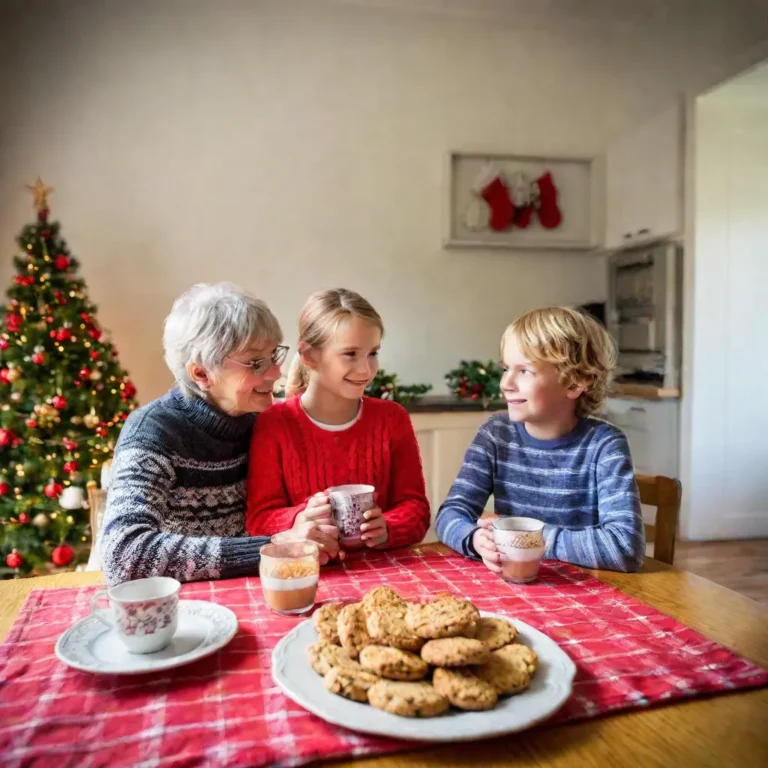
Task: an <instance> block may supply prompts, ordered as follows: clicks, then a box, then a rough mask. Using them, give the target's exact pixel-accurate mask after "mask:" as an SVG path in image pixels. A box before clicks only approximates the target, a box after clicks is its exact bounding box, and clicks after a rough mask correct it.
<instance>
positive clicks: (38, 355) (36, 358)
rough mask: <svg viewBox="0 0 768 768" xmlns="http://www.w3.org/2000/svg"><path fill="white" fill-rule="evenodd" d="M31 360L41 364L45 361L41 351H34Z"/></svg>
mask: <svg viewBox="0 0 768 768" xmlns="http://www.w3.org/2000/svg"><path fill="white" fill-rule="evenodd" d="M32 362H33V363H34V364H35V365H42V364H43V363H44V362H45V355H44V354H43V353H42V352H35V354H34V355H32Z"/></svg>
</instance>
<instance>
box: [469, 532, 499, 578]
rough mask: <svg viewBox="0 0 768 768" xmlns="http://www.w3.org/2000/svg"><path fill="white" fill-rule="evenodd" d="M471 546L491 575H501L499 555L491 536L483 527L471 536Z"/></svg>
mask: <svg viewBox="0 0 768 768" xmlns="http://www.w3.org/2000/svg"><path fill="white" fill-rule="evenodd" d="M478 523H480V521H478ZM472 546H473V547H474V548H475V551H476V552H477V554H478V555H480V557H481V558H482V560H483V563H484V565H485V567H486V568H488V569H489V570H490V571H493V573H501V555H500V554H499V550H498V549H496V543H495V542H494V540H493V534H492V533H491V532H490V531H489V530H487V529H486V527H485V526H483V527H482V528H478V529H477V530H476V531H475V532H474V533H473V534H472Z"/></svg>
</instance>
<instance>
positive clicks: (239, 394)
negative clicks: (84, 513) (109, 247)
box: [101, 283, 338, 584]
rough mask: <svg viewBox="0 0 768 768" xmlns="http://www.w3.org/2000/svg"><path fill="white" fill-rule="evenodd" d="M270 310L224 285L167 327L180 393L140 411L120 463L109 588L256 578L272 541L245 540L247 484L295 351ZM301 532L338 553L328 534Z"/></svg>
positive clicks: (108, 538) (183, 302) (203, 292)
mask: <svg viewBox="0 0 768 768" xmlns="http://www.w3.org/2000/svg"><path fill="white" fill-rule="evenodd" d="M282 337H283V335H282V331H281V330H280V325H279V323H278V322H277V319H276V318H275V316H274V315H273V314H272V312H270V310H269V308H268V307H267V305H266V304H265V303H264V302H263V301H260V300H259V299H256V298H253V297H252V296H249V295H248V294H246V293H244V292H243V291H241V290H240V289H238V288H237V287H235V286H233V285H229V284H226V283H219V284H217V285H196V286H194V287H193V288H192V289H191V290H189V291H187V292H186V293H185V294H183V295H182V296H181V297H180V298H179V299H177V300H176V302H175V304H174V305H173V309H172V310H171V314H170V315H169V316H168V318H167V319H166V321H165V333H164V336H163V346H164V348H165V361H166V363H167V364H168V367H169V368H170V369H171V372H172V373H173V375H174V377H175V379H176V386H175V387H174V388H173V389H171V390H170V392H168V393H166V394H165V395H163V397H161V398H159V399H158V400H155V401H154V402H152V403H150V404H149V405H145V406H144V407H142V408H139V409H138V410H137V411H135V412H134V413H132V414H131V415H130V417H129V418H128V420H127V421H126V423H125V425H124V427H123V430H122V432H121V434H120V439H119V440H118V443H117V447H116V449H115V457H114V461H113V465H112V478H111V482H110V488H109V495H108V501H107V510H106V513H105V518H104V526H103V532H102V535H101V551H102V557H103V562H104V571H105V575H106V578H107V582H108V583H109V584H116V583H119V582H121V581H127V580H130V579H138V578H142V577H145V576H160V575H164V576H173V577H174V578H177V579H179V580H180V581H194V580H199V579H217V578H230V577H234V576H244V575H247V574H253V573H256V572H257V571H258V565H259V549H260V547H261V546H263V545H264V544H265V543H266V542H267V541H268V539H265V538H260V537H254V538H249V537H247V536H246V535H245V477H246V472H247V469H248V447H249V443H250V439H251V431H252V429H253V424H254V421H255V419H256V414H257V413H259V412H260V411H263V410H264V409H266V408H268V407H269V406H270V405H271V404H272V389H273V387H274V384H275V382H276V381H277V379H278V378H279V377H280V364H281V363H282V362H283V360H284V359H285V355H286V352H287V350H288V348H287V347H284V346H280V342H281V341H282ZM305 528H306V530H304V529H302V528H301V526H299V527H294V529H292V530H291V531H290V532H288V533H287V534H284V536H285V537H287V538H312V539H315V540H316V541H317V542H318V543H319V544H320V545H321V549H324V550H325V553H324V554H325V556H324V558H323V559H324V560H325V559H327V558H328V557H333V556H335V554H336V553H337V552H338V546H337V544H336V542H335V541H334V540H333V535H332V532H329V533H328V534H324V533H323V532H322V531H319V530H309V529H310V528H313V529H317V526H316V525H314V526H313V525H310V526H305Z"/></svg>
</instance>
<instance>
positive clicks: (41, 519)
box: [32, 512, 50, 528]
mask: <svg viewBox="0 0 768 768" xmlns="http://www.w3.org/2000/svg"><path fill="white" fill-rule="evenodd" d="M48 523H50V520H49V519H48V515H46V514H45V512H38V513H37V514H36V515H35V516H34V517H33V518H32V525H34V526H35V528H47V527H48Z"/></svg>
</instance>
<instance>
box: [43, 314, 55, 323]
mask: <svg viewBox="0 0 768 768" xmlns="http://www.w3.org/2000/svg"><path fill="white" fill-rule="evenodd" d="M45 322H46V323H48V325H50V324H51V323H52V322H53V318H52V317H51V316H50V315H48V317H46V318H45Z"/></svg>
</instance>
